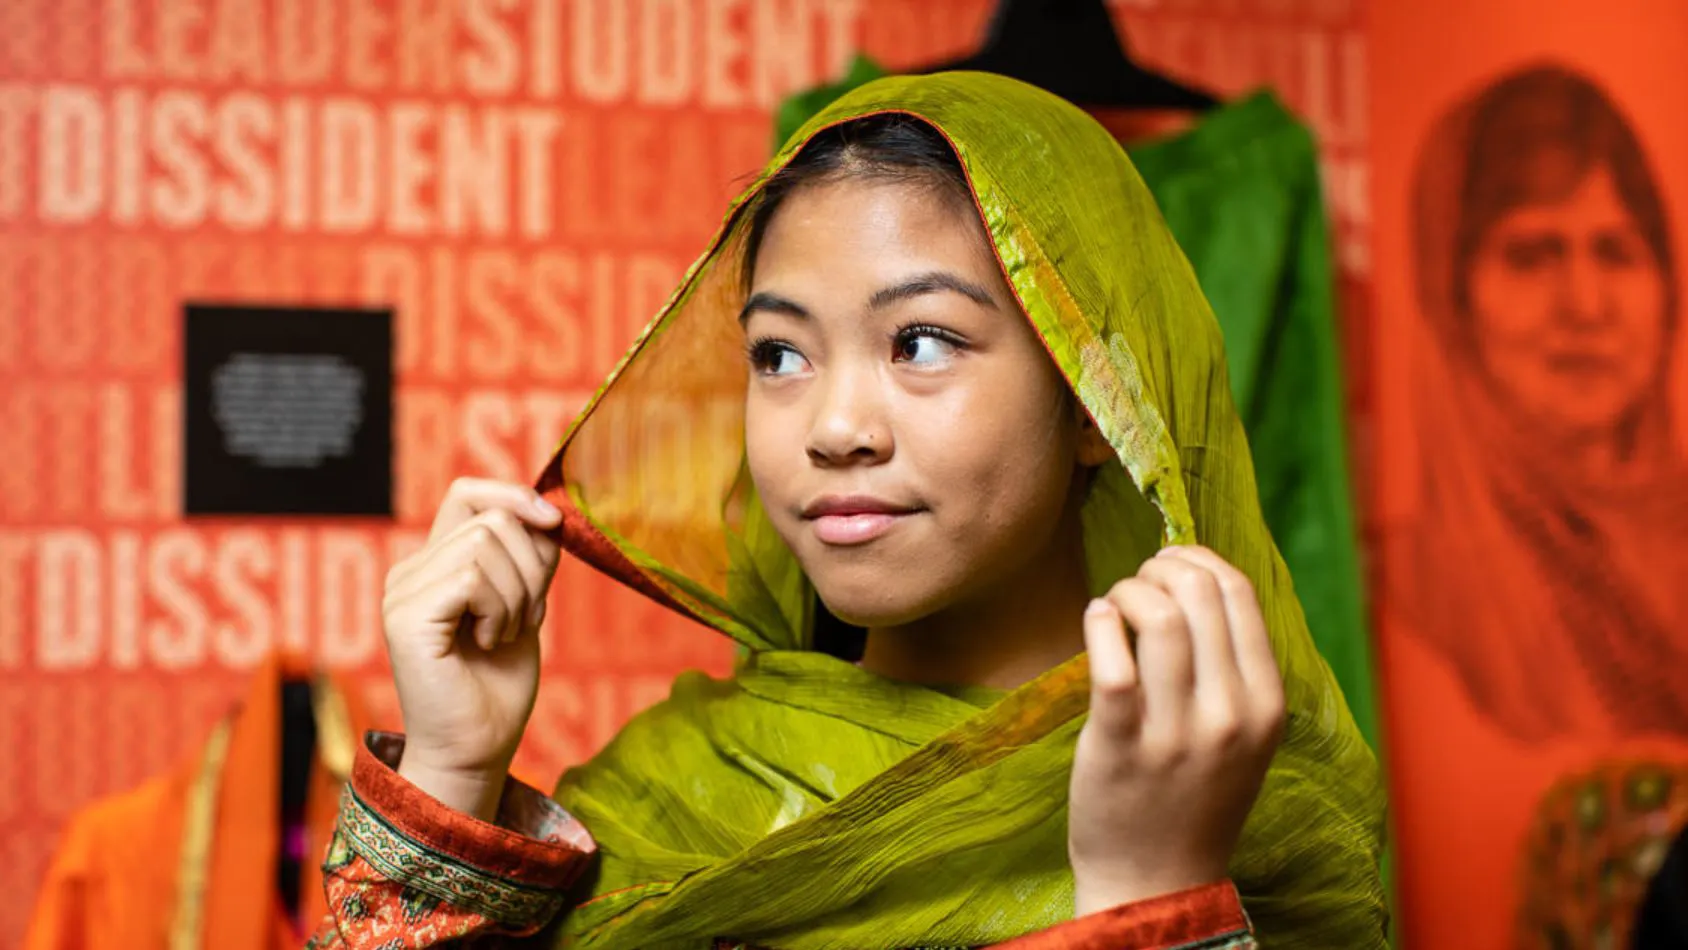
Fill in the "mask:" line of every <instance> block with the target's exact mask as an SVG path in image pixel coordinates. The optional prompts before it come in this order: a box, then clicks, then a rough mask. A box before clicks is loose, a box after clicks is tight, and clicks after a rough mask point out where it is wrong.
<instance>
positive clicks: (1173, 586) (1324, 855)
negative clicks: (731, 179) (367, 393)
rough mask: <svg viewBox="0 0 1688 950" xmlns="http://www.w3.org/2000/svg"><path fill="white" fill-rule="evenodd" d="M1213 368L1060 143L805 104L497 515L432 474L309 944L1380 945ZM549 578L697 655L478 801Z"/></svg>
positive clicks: (1314, 687)
mask: <svg viewBox="0 0 1688 950" xmlns="http://www.w3.org/2000/svg"><path fill="white" fill-rule="evenodd" d="M1224 366H1225V364H1224V358H1223V351H1222V348H1221V344H1220V340H1219V336H1218V329H1217V326H1216V324H1215V322H1214V320H1213V318H1212V315H1211V313H1210V311H1209V310H1208V309H1207V305H1206V303H1205V302H1204V301H1203V299H1202V297H1201V294H1200V291H1199V290H1198V289H1197V285H1196V281H1195V278H1194V276H1193V274H1192V273H1191V271H1190V268H1189V266H1188V264H1187V263H1186V262H1185V260H1184V258H1183V256H1182V254H1181V253H1180V252H1179V250H1178V248H1177V247H1176V245H1175V244H1174V242H1173V241H1172V239H1171V237H1170V236H1169V234H1168V233H1167V231H1166V228H1165V225H1164V224H1163V223H1162V221H1161V219H1160V215H1159V213H1158V211H1157V210H1156V208H1155V206H1154V204H1153V201H1152V199H1151V198H1150V197H1149V194H1148V191H1147V190H1146V189H1145V187H1144V186H1143V183H1142V181H1141V180H1140V179H1139V178H1138V177H1137V175H1136V173H1135V171H1134V170H1133V169H1132V168H1131V166H1130V164H1129V162H1128V161H1127V159H1126V158H1125V156H1124V154H1123V153H1122V152H1121V151H1120V148H1119V146H1118V145H1117V144H1116V143H1115V142H1114V140H1113V139H1112V138H1111V137H1110V136H1109V135H1108V133H1107V132H1106V131H1105V130H1104V129H1102V128H1101V127H1100V126H1099V125H1097V124H1096V123H1095V122H1094V121H1092V120H1091V119H1089V118H1088V117H1087V116H1085V115H1084V114H1083V113H1082V112H1080V111H1078V110H1077V109H1075V108H1073V107H1072V106H1070V105H1068V104H1066V103H1064V102H1062V101H1060V100H1058V99H1056V98H1054V97H1052V96H1049V95H1047V94H1045V93H1042V92H1040V91H1038V90H1035V89H1033V88H1031V87H1028V86H1025V85H1023V84H1020V83H1016V82H1013V81H1011V80H1007V79H1003V78H1000V77H995V76H986V75H983V74H948V75H940V76H928V77H916V78H897V79H888V80H883V81H880V82H876V83H874V84H872V85H869V86H867V87H864V88H862V89H860V90H857V91H856V92H854V93H852V94H850V95H849V96H847V97H845V98H844V99H841V100H840V101H839V102H837V103H836V104H835V105H833V106H832V107H831V108H829V109H828V110H827V111H826V112H824V113H822V114H821V115H820V116H818V117H817V118H816V119H815V120H814V121H812V122H811V123H810V124H809V125H808V126H807V127H806V128H805V129H804V130H803V131H802V132H800V133H799V134H798V135H797V136H796V137H794V139H793V141H792V143H791V144H789V145H788V146H787V147H786V148H785V149H784V150H783V151H782V152H781V153H780V154H779V155H778V156H776V157H775V159H774V161H773V162H772V164H771V165H770V167H769V170H768V172H767V173H766V174H765V175H764V176H763V178H762V179H761V180H760V181H759V182H758V183H757V184H756V185H755V186H753V187H752V188H751V189H750V190H749V191H748V192H747V193H746V195H745V196H744V197H742V198H741V199H740V200H739V202H737V203H736V204H735V205H734V206H733V208H732V210H731V211H730V212H729V215H728V219H727V224H726V226H725V227H724V228H723V230H722V232H721V234H720V235H718V237H717V239H716V240H715V242H714V243H713V244H712V245H711V247H710V249H709V250H708V251H707V252H706V253H705V255H704V256H703V257H702V259H701V260H700V261H699V262H698V264H697V265H696V266H694V267H693V268H692V270H691V272H690V273H689V274H688V275H687V277H686V280H685V282H684V283H683V285H682V286H681V288H680V289H679V291H677V292H676V294H675V295H674V297H673V299H672V300H671V301H670V302H669V304H668V306H667V307H666V308H665V309H664V311H663V313H662V314H660V315H659V316H658V317H657V319H656V320H655V322H653V323H652V325H651V328H650V330H649V331H647V333H646V334H645V335H644V337H643V338H641V340H640V341H639V342H638V343H637V344H636V345H635V347H634V349H633V351H632V353H631V354H630V355H629V356H628V358H627V359H626V360H625V361H624V362H623V363H622V365H621V366H620V367H619V368H618V369H617V370H616V371H615V373H614V374H613V375H612V376H611V377H610V380H609V381H608V382H607V383H606V384H605V386H604V388H603V390H601V391H600V393H599V394H598V396H597V397H596V398H595V399H594V400H593V402H592V404H591V405H590V406H589V407H588V408H587V410H586V411H585V412H584V413H583V414H582V416H581V418H580V420H579V421H578V422H576V424H575V426H574V428H573V429H572V430H571V431H570V432H569V434H568V436H567V437H566V438H565V439H564V442H563V446H562V448H561V450H560V451H559V452H558V454H557V457H556V459H555V460H554V461H553V462H552V463H551V465H550V466H549V467H548V468H547V470H546V471H545V473H544V475H543V476H542V477H541V479H540V482H539V486H538V491H537V492H534V491H529V490H527V489H523V488H519V487H516V486H509V485H497V484H489V483H484V482H463V483H460V484H459V485H457V486H456V487H454V488H453V490H452V492H451V494H450V495H449V497H448V498H447V499H446V501H445V503H444V505H443V506H442V508H441V510H440V513H439V516H438V519H437V520H436V523H435V526H434V530H433V534H432V536H431V538H430V540H429V542H428V544H427V546H426V548H425V549H424V550H423V551H422V552H421V553H419V554H418V555H417V556H415V557H414V558H412V559H410V560H408V561H406V562H405V563H403V564H401V565H399V566H398V567H396V568H395V569H394V570H393V573H392V575H391V576H390V577H389V578H388V585H387V598H386V604H385V608H386V610H385V613H386V627H387V637H388V646H389V653H390V655H391V659H392V663H393V669H394V675H395V677H396V679H397V683H398V689H399V695H400V699H401V702H402V705H403V711H404V718H405V728H406V733H407V735H406V737H404V738H403V739H400V738H398V737H394V736H375V737H372V739H371V742H370V744H369V747H368V748H367V749H365V750H364V751H363V753H362V754H361V758H360V760H359V762H358V765H357V767H356V771H355V775H354V779H353V783H352V788H351V791H350V793H349V794H348V795H347V797H346V801H345V805H344V807H343V809H342V813H341V825H340V834H339V836H338V838H337V840H336V843H335V845H334V847H333V848H332V849H331V851H330V854H329V857H328V861H327V863H326V872H327V879H328V885H327V886H328V890H329V896H330V903H331V905H332V906H333V907H334V908H335V910H334V912H333V915H332V919H331V920H330V921H329V922H328V923H327V924H325V926H324V928H323V931H322V933H321V934H320V935H319V936H318V938H317V940H316V941H315V945H317V946H321V947H330V946H341V945H342V944H344V945H350V946H354V947H371V948H373V947H388V946H394V947H398V946H440V945H445V944H449V943H450V942H452V941H454V940H462V939H468V938H477V939H488V940H512V941H520V940H522V939H524V938H528V939H533V940H537V941H539V942H540V944H541V945H548V944H550V943H556V944H558V945H565V946H594V947H597V946H602V947H626V948H651V947H695V948H707V947H711V946H757V947H780V948H788V947H789V948H817V950H818V948H833V947H837V948H869V947H874V948H907V947H971V946H982V945H990V944H998V943H1003V942H1008V941H1015V940H1017V939H1019V940H1020V943H1021V945H1023V946H1026V947H1033V946H1051V947H1053V946H1071V947H1079V946H1097V947H1100V946H1110V947H1131V948H1149V947H1169V946H1192V947H1193V946H1202V947H1207V946H1213V947H1232V946H1249V945H1252V940H1253V938H1252V936H1251V934H1252V932H1253V930H1254V929H1256V928H1257V929H1258V931H1259V932H1260V933H1262V934H1264V935H1265V936H1266V938H1267V939H1268V940H1270V941H1274V942H1277V943H1280V944H1282V945H1284V946H1296V947H1344V948H1348V947H1380V946H1383V945H1384V943H1385V937H1384V932H1385V913H1384V904H1383V898H1382V893H1381V888H1380V885H1379V881H1378V876H1377V857H1378V850H1379V846H1380V838H1381V834H1380V831H1381V824H1382V802H1383V795H1382V789H1381V787H1380V785H1379V782H1378V777H1377V769H1376V763H1375V761H1374V760H1373V758H1372V755H1371V753H1370V751H1369V750H1368V748H1367V747H1366V745H1365V743H1364V742H1363V741H1362V740H1361V739H1360V737H1359V735H1358V733H1357V731H1356V730H1355V727H1354V724H1353V721H1352V719H1351V718H1350V716H1349V714H1348V711H1347V709H1346V707H1345V705H1344V704H1343V701H1342V697H1341V695H1340V693H1339V691H1338V690H1337V689H1336V687H1335V685H1334V683H1333V682H1332V680H1331V678H1330V675H1329V672H1328V670H1327V669H1326V667H1325V666H1324V665H1323V663H1322V662H1321V661H1320V659H1319V658H1318V655H1317V653H1316V652H1315V651H1314V649H1313V648H1312V645H1311V642H1310V640H1309V639H1308V636H1307V631H1306V626H1305V624H1304V622H1303V620H1302V616H1301V611H1300V608H1299V606H1298V605H1297V603H1296V600H1295V597H1294V594H1293V593H1292V592H1291V589H1290V583H1289V578H1288V575H1287V572H1286V571H1285V569H1284V567H1283V563H1282V560H1281V559H1280V558H1279V557H1278V556H1277V554H1276V551H1275V549H1274V548H1273V546H1272V543H1271V539H1270V537H1269V536H1268V535H1267V532H1266V530H1265V527H1264V524H1263V523H1262V521H1261V517H1260V513H1259V505H1258V502H1257V499H1256V494H1255V488H1254V482H1253V476H1252V472H1251V467H1250V463H1249V456H1248V451H1247V447H1246V445H1245V444H1244V440H1243V435H1242V427H1241V425H1240V423H1239V420H1238V419H1237V416H1236V412H1235V409H1234V408H1233V405H1232V402H1231V396H1230V390H1229V387H1228V382H1227V379H1226V376H1225V369H1224ZM1198 543H1199V544H1202V545H1205V547H1198V546H1196V545H1197V544H1198ZM559 545H560V546H562V547H566V548H568V549H569V550H570V551H571V552H573V553H574V554H576V555H577V556H580V557H582V558H584V559H585V560H587V561H588V562H590V563H592V564H593V565H595V566H596V567H598V568H599V569H601V570H603V571H605V572H606V573H608V574H610V575H611V576H614V577H616V578H618V579H619V580H621V581H622V582H623V583H626V584H628V585H629V586H632V587H634V588H635V589H637V590H639V591H641V592H643V593H645V594H647V595H648V596H650V597H653V598H655V599H657V600H659V601H661V602H662V603H664V604H666V605H668V606H670V607H672V608H673V609H675V610H678V611H680V612H682V613H684V614H686V615H687V616H690V617H693V618H696V619H697V620H699V621H701V622H703V623H704V624H707V625H709V626H711V627H713V628H715V629H716V630H719V631H720V632H722V633H724V634H726V635H728V636H730V637H732V638H733V639H734V640H735V641H737V642H738V643H739V644H740V646H741V648H742V649H741V653H740V661H739V663H738V666H737V669H736V671H735V673H734V675H733V677H732V678H730V679H728V680H725V681H716V680H711V679H708V678H707V677H704V676H701V675H696V674H692V675H687V676H683V677H681V678H680V679H679V680H678V681H677V682H676V684H675V686H674V690H673V695H672V696H671V697H670V698H669V699H668V700H667V701H665V702H664V703H662V704H659V705H658V706H656V707H655V708H653V709H651V710H649V711H647V712H646V713H644V714H643V715H641V716H640V717H638V718H637V719H636V720H635V721H634V722H632V723H630V724H629V725H628V726H627V728H626V729H624V730H623V731H622V733H621V734H620V735H619V736H618V737H617V738H616V739H615V740H614V741H613V742H612V743H611V744H610V745H609V746H608V747H607V748H606V749H605V750H604V751H603V752H602V753H600V754H599V755H598V756H597V757H596V758H595V759H593V760H592V761H591V762H590V763H588V764H587V765H585V766H582V767H580V768H576V769H573V770H571V771H569V772H568V773H567V774H566V775H564V777H563V780H562V782H561V784H560V786H559V787H558V789H557V793H556V801H555V802H552V801H550V800H548V799H546V798H544V797H543V796H541V795H539V794H537V793H535V792H533V791H532V790H531V789H527V788H525V787H523V786H521V785H519V784H518V783H514V782H513V781H511V780H508V779H506V777H505V775H506V770H507V767H508V766H509V763H510V761H511V758H512V756H513V754H514V751H515V748H516V746H517V743H518V741H519V739H520V736H521V734H522V729H523V726H524V724H525V722H526V719H527V716H528V714H529V712H530V710H531V708H532V705H533V700H534V694H535V690H536V688H537V684H538V671H539V657H538V645H537V638H536V637H535V631H536V630H537V628H538V627H539V625H540V623H541V621H542V619H543V613H544V604H545V597H546V588H547V585H548V583H549V580H550V578H551V575H552V572H553V570H554V568H555V566H556V561H557V558H558V556H559ZM563 596H567V592H564V594H563ZM817 645H819V646H824V647H827V649H826V650H823V649H817ZM858 645H859V649H856V646H858ZM1280 740H1281V745H1280ZM1257 796H1258V797H1259V801H1258V802H1256V798H1257ZM1232 882H1235V883H1234V884H1233V883H1232ZM1239 892H1240V894H1241V903H1240V904H1239V901H1238V894H1239ZM1244 907H1246V908H1247V910H1248V914H1247V915H1245V914H1244V913H1243V908H1244ZM1075 918H1077V919H1075ZM477 945H480V944H477Z"/></svg>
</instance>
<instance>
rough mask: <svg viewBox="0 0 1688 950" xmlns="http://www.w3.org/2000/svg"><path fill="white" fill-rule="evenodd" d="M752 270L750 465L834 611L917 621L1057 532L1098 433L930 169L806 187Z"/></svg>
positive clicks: (970, 216) (970, 592) (1020, 572)
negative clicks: (922, 175) (896, 178)
mask: <svg viewBox="0 0 1688 950" xmlns="http://www.w3.org/2000/svg"><path fill="white" fill-rule="evenodd" d="M754 265H755V266H754V280H753V285H752V287H751V296H750V298H749V301H748V303H747V304H746V306H745V309H744V316H743V323H744V332H745V341H746V347H747V352H748V353H749V358H750V363H751V372H750V385H749V391H748V395H747V397H746V411H745V445H746V455H747V459H748V463H749V467H750V474H751V477H752V478H753V480H754V481H755V484H756V489H757V491H758V493H759V494H760V496H761V500H762V504H763V506H764V507H765V508H766V509H767V512H768V516H769V518H770V519H771V520H772V522H773V524H774V526H775V528H776V529H777V530H778V531H779V533H780V535H781V537H782V538H784V540H785V542H786V544H787V545H788V546H790V548H791V550H792V551H793V552H794V553H795V554H796V556H797V559H798V561H799V562H800V563H801V565H802V567H803V570H804V573H805V574H807V576H808V577H809V579H810V580H811V581H812V582H813V583H814V585H815V589H816V591H817V593H819V595H820V597H821V599H822V601H823V602H825V603H826V605H827V607H828V609H830V610H831V611H832V612H833V613H834V614H836V615H838V616H839V617H840V618H841V619H843V620H844V621H846V622H848V623H852V624H856V625H858V626H863V627H883V626H890V625H896V624H904V623H910V622H913V621H916V620H919V619H921V618H923V617H927V616H930V615H932V614H934V613H937V612H939V611H942V610H945V609H946V608H949V607H951V606H954V605H957V604H960V603H963V602H965V601H967V600H969V599H971V598H974V597H978V596H979V595H981V594H982V593H987V592H997V591H1000V590H1001V585H1004V584H1012V583H1014V582H1015V581H1016V579H1017V578H1021V577H1024V576H1025V575H1026V573H1027V572H1028V570H1030V569H1032V568H1035V566H1036V565H1037V564H1038V563H1039V560H1040V559H1042V558H1046V557H1047V556H1048V555H1049V553H1050V552H1051V550H1052V546H1053V545H1055V544H1057V543H1062V535H1061V532H1062V530H1063V515H1064V514H1068V513H1070V512H1068V510H1067V506H1068V504H1069V501H1070V500H1076V499H1077V498H1078V497H1079V496H1078V495H1077V494H1076V493H1077V492H1078V491H1080V489H1081V486H1082V474H1081V469H1080V466H1081V465H1085V464H1089V465H1095V464H1099V463H1100V462H1101V461H1103V460H1104V459H1105V458H1106V457H1107V452H1108V448H1107V445H1106V443H1105V442H1103V441H1102V440H1101V439H1100V437H1099V436H1097V435H1096V434H1095V429H1094V428H1093V427H1090V426H1086V425H1083V424H1082V421H1083V417H1082V415H1081V410H1080V409H1079V408H1078V407H1077V404H1076V401H1075V400H1072V399H1071V398H1070V397H1069V394H1068V393H1069V391H1068V389H1067V387H1066V383H1065V382H1064V381H1063V380H1062V378H1061V376H1060V374H1059V373H1058V372H1057V371H1056V368H1055V366H1054V363H1053V362H1052V361H1051V360H1050V358H1049V356H1048V355H1047V353H1046V352H1045V350H1044V348H1043V345H1042V342H1041V341H1040V340H1039V339H1038V337H1037V334H1036V333H1035V331H1034V330H1033V329H1032V326H1031V324H1030V323H1029V322H1028V321H1027V319H1026V317H1025V316H1024V314H1023V313H1022V312H1021V311H1020V309H1019V306H1018V304H1017V303H1016V302H1015V299H1014V296H1013V294H1012V293H1011V291H1010V290H1009V288H1008V286H1007V284H1006V283H1005V282H1004V280H1003V278H1002V275H1001V272H1000V271H999V269H998V267H997V264H996V260H995V257H994V256H993V254H992V252H991V249H990V245H989V243H988V241H987V239H986V236H985V233H984V229H983V227H982V225H981V224H980V222H979V220H978V217H977V215H976V214H975V213H974V211H973V209H972V208H971V207H970V206H968V205H966V204H964V203H963V202H962V201H961V200H960V199H958V198H956V197H954V196H952V195H950V194H948V193H947V192H943V191H940V190H939V189H937V188H934V187H931V186H929V185H926V184H923V183H898V182H885V181H875V180H871V179H850V178H845V179H839V180H834V181H828V182H822V183H818V184H812V185H807V186H804V187H800V188H799V189H797V190H796V191H795V192H794V193H792V194H790V195H788V196H787V197H786V199H785V200H784V202H783V203H782V204H781V206H780V208H779V209H778V210H777V211H776V212H775V213H774V216H773V218H772V220H771V221H770V222H769V224H768V227H767V230H766V232H765V234H764V238H763V242H762V245H761V247H760V248H759V250H758V253H757V257H756V260H755V262H754ZM1081 455H1082V456H1083V457H1082V458H1081ZM1072 523H1073V522H1072V521H1070V520H1069V521H1068V522H1067V524H1072Z"/></svg>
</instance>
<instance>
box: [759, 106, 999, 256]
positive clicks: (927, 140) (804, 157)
mask: <svg viewBox="0 0 1688 950" xmlns="http://www.w3.org/2000/svg"><path fill="white" fill-rule="evenodd" d="M845 178H862V179H871V180H876V181H888V182H899V183H914V184H922V185H929V186H931V187H932V188H934V189H936V190H937V191H939V192H940V193H943V194H945V195H947V196H949V197H953V198H956V199H959V200H962V201H965V202H966V203H967V204H969V205H971V204H972V192H971V190H970V189H969V188H968V186H967V175H966V173H965V172H963V171H962V168H961V160H960V159H959V158H957V157H956V154H955V150H954V149H952V148H951V147H950V144H949V140H947V139H945V138H944V136H943V134H942V133H940V132H939V131H938V130H937V129H935V128H933V127H932V126H931V125H930V124H928V123H927V122H926V121H925V120H923V119H919V118H917V117H915V116H912V115H908V114H906V113H901V112H892V113H884V114H881V115H871V116H867V117H865V118H861V119H855V120H852V121H849V122H844V123H841V124H839V125H835V126H833V127H832V128H829V129H827V130H825V131H823V132H820V133H818V134H816V135H815V137H814V138H811V139H810V140H809V141H808V142H807V143H805V144H804V146H803V148H802V150H801V151H799V152H798V153H797V155H796V156H795V157H793V158H792V160H791V161H790V162H788V163H787V164H786V166H785V167H784V168H782V169H780V170H779V171H778V172H776V173H775V174H774V176H773V177H772V178H769V179H768V181H767V183H766V184H764V185H763V186H762V191H761V193H760V194H758V195H757V197H756V200H755V202H754V203H753V204H752V206H751V208H750V209H749V212H748V213H749V215H750V220H749V222H748V225H747V230H746V232H745V246H744V283H745V286H747V287H748V286H749V285H750V278H751V276H752V272H753V270H754V269H755V266H756V252H757V251H758V250H759V249H761V247H762V239H763V237H765V236H766V234H767V232H768V224H769V222H771V221H772V220H773V218H774V212H776V211H778V210H779V207H780V205H781V204H783V203H784V202H785V199H786V198H787V197H789V196H790V195H791V193H792V192H794V191H796V190H798V189H799V188H802V187H803V186H805V185H815V184H821V183H824V182H829V181H837V180H840V179H845Z"/></svg>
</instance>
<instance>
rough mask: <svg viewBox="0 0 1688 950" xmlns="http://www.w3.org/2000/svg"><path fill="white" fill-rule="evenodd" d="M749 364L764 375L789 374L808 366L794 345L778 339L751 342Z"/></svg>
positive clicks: (801, 370) (799, 371) (798, 371)
mask: <svg viewBox="0 0 1688 950" xmlns="http://www.w3.org/2000/svg"><path fill="white" fill-rule="evenodd" d="M750 365H751V367H752V368H754V369H755V370H756V372H758V373H761V374H762V375H764V376H790V375H792V374H794V373H801V372H803V371H804V370H806V369H808V367H809V363H808V361H807V360H805V359H804V358H803V354H802V353H799V352H797V348H796V347H794V346H792V345H791V344H789V343H781V342H780V341H778V340H758V341H757V342H755V343H753V344H751V347H750Z"/></svg>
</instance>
